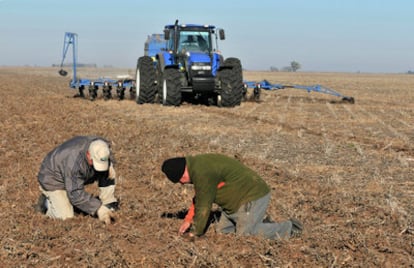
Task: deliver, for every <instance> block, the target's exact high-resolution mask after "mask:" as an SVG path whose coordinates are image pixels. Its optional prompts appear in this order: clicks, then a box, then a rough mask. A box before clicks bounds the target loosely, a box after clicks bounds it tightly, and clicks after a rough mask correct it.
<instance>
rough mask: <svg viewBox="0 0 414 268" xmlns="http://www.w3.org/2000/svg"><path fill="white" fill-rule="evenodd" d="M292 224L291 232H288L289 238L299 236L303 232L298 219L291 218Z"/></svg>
mask: <svg viewBox="0 0 414 268" xmlns="http://www.w3.org/2000/svg"><path fill="white" fill-rule="evenodd" d="M290 221H291V222H292V231H291V232H290V236H291V237H295V236H300V235H301V234H302V230H303V224H302V222H300V221H299V220H298V219H295V218H291V219H290Z"/></svg>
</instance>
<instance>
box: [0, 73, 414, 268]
mask: <svg viewBox="0 0 414 268" xmlns="http://www.w3.org/2000/svg"><path fill="white" fill-rule="evenodd" d="M92 71H93V70H92ZM100 71H102V70H100ZM104 71H105V70H104ZM80 72H82V69H80ZM102 72H103V71H102ZM117 72H121V73H125V72H127V73H131V72H132V71H131V70H113V73H112V75H113V74H114V73H117ZM0 78H1V81H2V84H0V116H1V120H0V127H1V133H0V154H1V155H2V157H1V159H0V194H1V196H2V199H3V201H2V202H1V204H0V209H1V210H0V211H1V217H0V221H1V226H2V233H1V237H0V238H1V239H0V240H1V242H0V258H1V259H2V263H3V265H4V266H5V267H27V266H31V267H45V266H50V267H63V266H80V267H159V266H164V267H200V266H204V267H266V266H268V267H311V266H321V267H355V266H359V267H361V266H364V267H372V266H380V267H408V266H413V265H414V255H413V254H414V248H413V247H414V223H413V221H414V217H413V212H412V211H413V208H414V207H413V202H412V200H413V197H414V183H413V167H414V148H413V141H414V131H413V130H414V107H413V101H414V92H413V85H414V76H410V75H403V74H401V75H400V74H343V73H270V72H245V73H244V78H245V79H247V80H255V81H259V80H261V79H268V80H270V81H271V82H273V83H283V84H300V85H312V84H321V85H324V86H327V87H330V88H333V89H335V90H337V91H339V92H341V93H343V94H344V95H347V96H353V97H354V98H355V100H356V102H355V104H353V105H352V104H348V103H341V102H337V100H336V97H334V96H330V95H324V94H320V93H315V92H312V93H307V92H306V91H303V90H298V89H284V90H278V91H263V92H262V99H261V101H260V102H259V103H257V102H254V101H247V102H243V103H242V105H241V106H238V107H235V108H231V109H223V108H218V107H207V106H202V105H192V104H187V103H185V104H183V105H182V106H181V107H179V108H176V107H162V106H160V105H158V104H153V105H150V104H145V105H139V106H138V105H137V104H136V103H135V102H134V101H132V100H129V99H126V100H123V101H117V100H109V101H104V100H103V99H102V97H101V96H100V97H99V98H98V99H97V100H96V101H94V102H90V101H87V100H82V99H79V98H72V96H73V95H74V94H75V93H76V92H75V91H73V90H71V89H69V88H68V87H67V85H68V81H67V78H66V79H65V78H61V77H59V76H58V75H57V70H55V69H50V68H1V69H0ZM249 93H251V92H249ZM100 94H101V92H100ZM333 100H334V101H333ZM89 134H95V135H102V136H104V137H106V138H108V139H109V140H111V141H112V143H113V148H114V151H115V154H116V157H117V160H118V166H117V173H118V175H119V178H118V188H117V194H118V196H119V197H120V199H121V211H120V212H119V213H118V217H117V221H116V222H115V224H114V225H111V226H108V227H105V226H103V225H102V224H101V223H100V222H99V221H97V220H96V219H94V218H92V217H89V216H81V215H79V216H77V217H76V218H74V219H71V220H66V221H56V220H51V219H47V218H45V217H44V216H42V215H40V214H37V213H35V212H34V210H33V204H34V203H35V202H36V200H37V197H38V194H39V190H38V184H37V180H36V175H37V172H38V169H39V166H40V163H41V161H42V159H43V157H44V156H45V155H46V153H47V152H48V151H50V150H51V149H52V148H54V147H55V146H56V145H58V144H60V143H61V142H62V141H64V140H65V139H68V138H70V137H72V136H75V135H89ZM205 152H217V153H223V154H226V155H229V156H234V157H236V158H238V159H240V161H242V162H244V163H246V164H247V165H248V166H250V167H252V168H253V169H255V170H257V171H258V172H259V174H261V175H262V176H263V178H264V179H265V180H266V181H267V182H268V183H269V185H270V186H271V188H272V201H271V205H270V207H269V209H268V212H269V214H270V215H271V216H272V218H274V219H275V220H284V219H286V218H289V217H293V216H294V217H296V218H299V219H301V220H302V221H303V222H304V226H305V231H304V233H303V235H302V236H301V237H299V238H293V239H291V240H287V241H285V240H280V241H270V240H263V239H261V238H258V237H236V236H233V235H219V234H215V233H214V230H213V228H210V229H209V230H208V232H207V234H206V236H205V237H204V238H202V239H199V240H197V241H196V242H195V243H188V242H185V241H184V240H182V239H181V238H180V237H179V236H178V235H177V230H178V227H179V225H180V223H181V219H178V218H177V217H175V216H174V215H176V214H177V212H179V211H181V210H183V209H185V208H186V207H187V206H188V205H189V202H190V201H191V197H192V194H193V191H192V188H191V186H189V187H187V186H185V187H183V186H179V185H172V184H171V183H169V181H167V180H166V179H165V177H164V176H163V175H162V174H161V172H160V165H161V163H162V161H163V160H164V159H166V158H168V157H173V156H177V155H186V154H198V153H205ZM88 190H90V191H92V192H96V191H97V189H96V187H94V186H91V187H89V189H88ZM165 215H172V216H171V217H165Z"/></svg>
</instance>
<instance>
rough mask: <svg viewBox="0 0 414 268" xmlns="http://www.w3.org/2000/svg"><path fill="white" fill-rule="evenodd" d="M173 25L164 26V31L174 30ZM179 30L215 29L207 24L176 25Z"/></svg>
mask: <svg viewBox="0 0 414 268" xmlns="http://www.w3.org/2000/svg"><path fill="white" fill-rule="evenodd" d="M174 27H175V25H174V24H170V25H165V29H174ZM178 27H179V28H180V30H185V29H187V30H213V29H215V28H216V27H215V26H214V25H209V24H178Z"/></svg>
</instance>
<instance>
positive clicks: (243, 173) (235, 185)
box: [186, 154, 270, 235]
mask: <svg viewBox="0 0 414 268" xmlns="http://www.w3.org/2000/svg"><path fill="white" fill-rule="evenodd" d="M186 164H187V169H188V172H189V175H190V180H191V183H192V184H194V189H195V201H194V202H195V204H194V206H195V215H194V218H193V225H192V230H191V231H192V232H194V233H195V234H196V235H202V234H203V232H204V229H205V227H206V225H207V221H208V218H209V215H210V211H211V207H212V204H213V203H216V204H217V205H219V206H220V207H221V208H222V209H223V210H224V211H225V212H226V213H228V214H233V213H235V212H237V210H238V209H239V208H240V207H241V206H242V205H243V204H246V203H247V202H250V201H254V200H257V199H259V198H261V197H263V196H265V195H266V194H268V193H269V192H270V188H269V186H268V185H267V184H266V182H265V181H264V180H263V179H262V178H261V177H260V176H259V175H258V174H257V173H256V172H254V171H253V170H251V169H250V168H248V167H246V166H245V165H243V164H242V163H240V162H239V161H238V160H236V159H233V158H230V157H227V156H225V155H220V154H201V155H196V156H187V157H186ZM223 183H224V184H223ZM219 184H220V185H219Z"/></svg>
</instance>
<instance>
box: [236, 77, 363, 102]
mask: <svg viewBox="0 0 414 268" xmlns="http://www.w3.org/2000/svg"><path fill="white" fill-rule="evenodd" d="M244 83H245V85H246V87H248V88H259V89H264V90H279V89H285V88H297V89H303V90H306V91H308V92H309V93H310V92H311V91H314V92H319V93H323V94H329V95H333V96H335V97H339V98H342V101H344V102H349V103H352V104H353V103H355V99H354V98H353V97H350V96H345V95H342V94H341V93H339V92H337V91H335V90H333V89H330V88H327V87H324V86H322V85H312V86H302V85H283V84H272V83H270V82H269V81H267V80H262V81H260V82H252V81H245V82H244Z"/></svg>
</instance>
